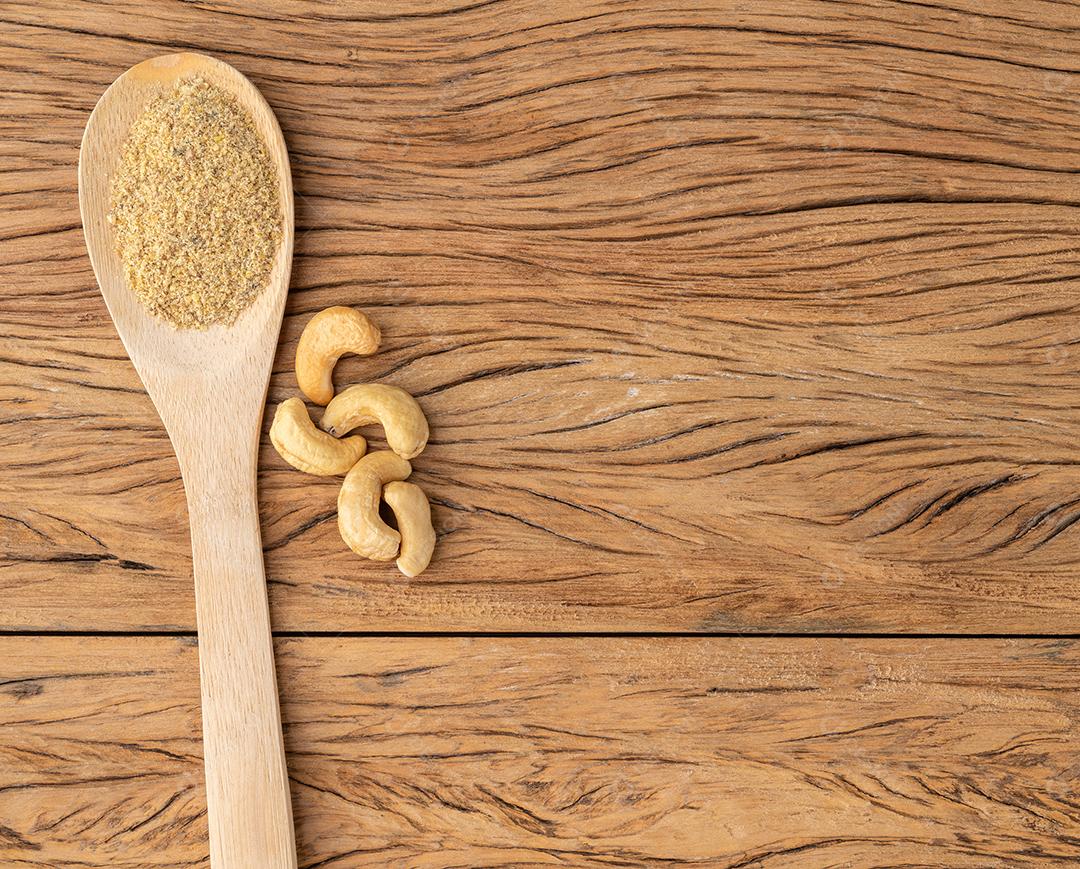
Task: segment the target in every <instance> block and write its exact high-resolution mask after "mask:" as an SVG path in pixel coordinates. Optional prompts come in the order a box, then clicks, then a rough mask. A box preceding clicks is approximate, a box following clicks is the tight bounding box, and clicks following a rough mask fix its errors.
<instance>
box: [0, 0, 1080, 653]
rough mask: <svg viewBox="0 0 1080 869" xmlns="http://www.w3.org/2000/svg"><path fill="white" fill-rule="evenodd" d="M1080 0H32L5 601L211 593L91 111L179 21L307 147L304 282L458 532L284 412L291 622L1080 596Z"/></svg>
mask: <svg viewBox="0 0 1080 869" xmlns="http://www.w3.org/2000/svg"><path fill="white" fill-rule="evenodd" d="M1077 22H1078V9H1077V6H1076V5H1074V4H1070V3H1056V2H1054V3H1051V2H1035V3H1031V4H1013V3H1007V2H1003V0H997V2H987V3H975V2H973V0H971V2H968V0H958V2H950V3H934V2H926V3H889V4H885V3H878V2H819V3H811V2H792V3H785V4H783V5H782V6H775V5H769V4H718V5H715V6H709V7H703V6H701V4H696V3H691V2H665V3H663V4H659V3H653V2H643V3H636V4H632V5H627V4H620V3H616V2H574V3H569V2H554V3H545V4H534V3H528V2H525V0H490V2H481V3H463V4H460V5H456V6H455V5H452V4H449V3H445V2H430V3H410V4H407V5H405V6H403V7H400V9H399V10H398V11H396V12H391V11H387V9H386V7H385V6H384V5H381V4H375V3H351V4H330V3H314V4H300V3H290V2H286V3H280V4H275V5H274V7H273V9H272V10H271V9H264V8H262V7H259V8H258V9H257V10H256V8H255V7H253V6H251V7H243V6H238V5H233V4H228V5H226V4H218V3H213V2H207V3H187V4H167V3H164V2H156V3H149V4H135V3H133V2H129V0H118V2H113V3H109V4H107V5H99V4H91V3H60V2H59V0H50V2H44V3H36V2H35V3H33V4H30V3H20V2H3V3H0V46H2V49H0V53H2V56H0V82H2V84H3V88H0V133H2V135H0V161H2V168H3V173H2V174H0V185H2V187H0V195H2V196H3V203H4V208H3V211H2V213H0V238H2V241H0V325H2V334H3V349H2V351H0V357H2V358H0V500H2V501H3V503H4V509H3V513H4V518H3V519H2V520H0V550H2V557H3V568H2V569H0V589H2V592H3V594H2V600H3V603H0V626H3V627H5V628H9V629H12V628H14V629H71V630H95V629H116V630H153V629H158V628H180V629H188V628H190V627H191V625H192V623H193V610H192V598H191V582H190V562H189V559H188V555H187V553H188V551H189V549H188V541H187V538H186V519H185V516H184V510H183V495H182V489H181V484H180V480H179V475H178V471H177V468H176V464H175V462H174V460H173V459H172V457H171V455H170V452H169V448H168V444H167V442H166V440H165V437H164V433H163V432H162V430H161V427H160V424H159V422H158V420H157V418H156V415H155V414H154V412H153V409H152V407H151V406H150V403H149V402H148V401H147V399H146V397H145V396H144V395H143V393H142V390H141V388H140V385H139V383H138V380H137V379H136V377H135V374H134V372H133V371H132V370H131V368H130V366H129V365H128V363H127V362H126V360H125V359H124V357H123V351H122V348H121V347H120V345H119V343H118V342H117V340H116V338H115V336H114V335H113V333H112V330H111V326H110V325H109V323H108V321H107V317H106V313H105V310H104V307H103V306H102V304H101V301H100V299H99V298H98V296H97V293H96V291H95V290H94V288H93V279H92V276H91V274H90V271H89V267H88V264H87V261H86V257H85V254H84V251H83V245H82V237H81V234H80V232H79V228H78V216H77V213H76V209H75V201H74V184H75V181H74V172H73V167H74V164H75V160H76V148H77V143H78V139H79V135H80V133H81V130H82V126H83V124H84V123H85V120H86V116H87V114H88V112H89V108H90V107H91V105H92V104H93V101H94V100H95V99H96V97H97V96H98V94H100V92H101V91H102V90H103V89H104V87H105V86H106V85H107V84H108V82H109V81H111V80H112V78H113V77H115V75H116V74H117V73H118V72H119V71H120V70H122V69H123V68H125V67H127V66H128V65H130V64H131V63H133V62H135V61H137V60H141V59H143V58H145V57H147V56H151V55H154V54H157V53H160V52H162V51H165V50H174V49H176V48H193V49H197V50H202V51H207V52H210V53H213V54H217V55H219V56H221V57H222V58H223V59H225V60H227V61H229V62H230V63H233V64H234V65H236V66H237V67H238V68H240V69H241V70H242V71H244V72H245V73H246V74H248V75H250V76H251V77H252V78H253V80H254V81H255V82H256V83H257V84H258V86H259V87H260V89H261V90H262V91H263V93H264V94H266V96H267V98H268V99H269V100H270V102H271V104H272V105H273V106H274V109H275V111H276V112H277V113H278V115H279V118H280V119H281V122H282V126H283V128H284V130H285V133H286V138H287V140H288V144H289V147H290V151H291V153H292V155H293V161H294V163H293V165H294V171H295V181H296V191H297V220H298V223H297V227H298V233H297V247H296V252H297V259H296V265H295V269H294V281H293V289H292V294H291V296H290V299H289V305H288V310H287V313H286V321H285V326H284V330H283V341H282V344H281V346H280V349H279V353H278V357H277V360H276V363H275V375H274V378H273V380H272V383H271V400H272V401H274V402H276V401H279V400H281V399H283V398H285V397H287V396H289V395H293V394H295V392H296V389H295V383H294V381H293V377H292V375H291V373H290V371H289V368H290V363H291V358H292V352H293V350H294V347H295V342H296V339H297V337H298V335H299V332H300V329H301V328H302V326H303V323H304V322H305V320H306V318H307V317H308V316H310V315H311V314H312V313H313V312H315V311H317V310H319V309H320V308H322V307H324V306H327V305H330V304H356V305H359V306H361V307H362V308H363V309H364V310H365V311H367V312H368V313H370V314H371V316H372V317H373V318H375V319H376V321H377V322H378V324H379V326H380V327H381V328H382V330H383V334H384V335H385V339H386V340H385V349H384V351H383V352H381V353H380V354H379V355H378V356H376V357H374V358H373V359H368V360H356V359H354V360H349V361H347V362H346V363H345V364H344V365H343V366H342V370H341V372H340V378H341V382H348V381H354V380H367V379H376V378H378V379H384V380H386V381H388V382H392V383H395V384H397V385H400V386H402V387H404V388H406V389H408V390H410V391H412V392H414V393H415V394H417V395H418V396H419V398H420V400H421V402H422V403H423V405H424V407H425V410H426V411H427V414H428V417H429V420H430V421H431V424H432V431H433V437H432V443H431V446H430V448H429V449H428V451H427V452H425V454H424V456H423V457H422V458H421V459H420V460H418V461H417V463H416V464H417V473H416V477H417V481H418V482H419V483H420V484H421V485H422V486H423V487H424V489H425V491H427V492H428V493H429V495H430V496H431V498H432V502H433V507H434V518H435V522H436V526H437V530H438V532H439V543H438V548H437V551H436V558H435V561H434V562H433V564H432V567H431V568H430V570H429V572H428V573H425V574H424V576H423V577H422V578H421V579H419V580H417V581H414V582H406V581H402V580H401V579H400V577H399V576H397V575H396V573H395V570H394V568H393V566H392V565H391V566H389V567H386V566H378V565H370V564H365V563H363V562H360V561H358V560H356V559H355V558H353V557H352V556H351V555H350V554H349V553H348V552H347V550H346V549H345V547H344V546H343V545H342V544H341V543H340V541H339V540H338V538H337V533H336V531H335V528H334V498H335V494H336V490H335V483H334V482H333V481H318V480H314V479H311V478H305V477H303V476H301V475H299V474H297V473H295V472H293V471H292V470H291V469H288V468H286V467H285V466H284V465H283V463H281V462H280V461H279V460H278V459H277V458H276V457H275V456H274V454H273V453H272V452H271V451H270V450H269V448H267V447H266V446H265V444H264V452H263V456H262V476H261V513H262V524H263V530H264V541H265V545H266V562H267V568H268V574H269V577H270V581H271V604H272V610H273V618H274V623H275V627H276V628H278V629H286V630H317V629H321V630H341V629H350V628H351V629H361V630H383V629H423V630H427V629H444V630H477V629H480V630H487V629H506V630H522V629H525V630H575V631H593V630H680V631H717V630H732V631H757V630H784V631H828V632H833V631H851V630H864V631H920V632H936V631H949V632H960V633H965V632H987V631H990V632H1012V631H1028V632H1045V633H1054V632H1069V631H1075V629H1076V625H1077V623H1078V622H1077V619H1078V617H1080V594H1078V591H1077V589H1078V588H1080V583H1078V579H1080V547H1078V546H1077V542H1078V540H1080V537H1078V535H1080V501H1078V494H1077V479H1078V472H1077V466H1078V464H1080V452H1078V449H1077V444H1078V443H1080V438H1078V435H1080V400H1078V399H1080V392H1078V391H1080V386H1078V381H1077V377H1076V373H1077V368H1078V366H1077V359H1078V356H1077V353H1078V352H1080V351H1078V348H1080V325H1078V321H1077V310H1078V306H1080V283H1078V275H1080V272H1078V270H1077V266H1078V262H1080V258H1078V254H1077V243H1076V238H1077V236H1078V232H1080V209H1078V206H1080V183H1078V172H1080V121H1078V118H1080V112H1078V109H1080V102H1078V99H1077V94H1078V93H1080V53H1078V50H1077V46H1078V44H1080V42H1078V41H1077V35H1078V34H1077V29H1078V28H1077Z"/></svg>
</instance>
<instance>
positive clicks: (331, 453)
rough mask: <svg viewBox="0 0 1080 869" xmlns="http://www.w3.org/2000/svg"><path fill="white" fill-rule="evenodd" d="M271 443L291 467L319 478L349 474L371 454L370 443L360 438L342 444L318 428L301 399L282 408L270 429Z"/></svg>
mask: <svg viewBox="0 0 1080 869" xmlns="http://www.w3.org/2000/svg"><path fill="white" fill-rule="evenodd" d="M270 441H271V443H273V445H274V449H276V450H277V451H278V455H280V456H281V457H282V458H283V459H284V460H285V461H287V462H288V463H289V464H290V465H292V466H293V467H294V468H296V469H297V470H298V471H303V472H304V473H307V474H315V475H316V476H318V477H333V476H336V475H337V474H344V473H346V472H347V471H348V470H349V468H351V467H352V466H353V465H355V464H356V462H357V461H358V460H359V459H360V457H361V456H363V455H364V452H365V451H366V450H367V443H366V442H365V441H364V439H363V438H362V437H360V436H359V435H357V436H356V437H351V438H343V439H342V440H338V439H337V438H335V437H331V436H330V435H328V434H327V433H326V432H324V431H320V430H319V429H317V428H315V423H313V422H312V421H311V417H309V416H308V412H307V407H305V406H304V402H303V401H302V400H301V399H299V398H290V399H288V400H287V401H283V402H282V403H281V404H279V405H278V409H277V412H276V413H275V414H274V422H273V424H272V425H271V426H270Z"/></svg>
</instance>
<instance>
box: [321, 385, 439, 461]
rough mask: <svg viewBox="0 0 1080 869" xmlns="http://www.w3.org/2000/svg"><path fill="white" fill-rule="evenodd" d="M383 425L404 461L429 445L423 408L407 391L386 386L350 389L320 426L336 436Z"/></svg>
mask: <svg viewBox="0 0 1080 869" xmlns="http://www.w3.org/2000/svg"><path fill="white" fill-rule="evenodd" d="M376 422H377V423H379V424H380V425H381V426H382V427H383V430H384V431H385V432H386V443H387V444H388V445H389V446H390V449H392V450H393V451H394V452H395V453H397V454H398V455H399V456H401V457H402V458H403V459H412V458H415V457H416V456H418V455H420V453H421V452H423V450H424V447H425V446H427V439H428V424H427V419H426V418H425V417H424V411H422V410H421V409H420V405H419V404H417V403H416V399H415V398H413V397H412V396H411V395H409V393H407V392H406V391H405V390H404V389H398V388H397V387H396V386H387V385H386V384H385V383H362V384H359V385H357V386H350V387H349V388H348V389H346V390H344V391H343V392H340V393H338V394H337V395H336V396H334V399H333V401H331V402H330V404H328V405H327V407H326V410H325V412H324V413H323V418H322V422H321V423H320V425H321V426H322V427H323V429H325V430H326V431H328V432H330V434H332V435H333V436H334V437H341V436H342V435H343V434H348V433H349V432H351V431H352V430H353V429H354V428H356V427H358V426H362V425H370V424H371V423H376Z"/></svg>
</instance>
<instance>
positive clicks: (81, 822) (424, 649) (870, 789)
mask: <svg viewBox="0 0 1080 869" xmlns="http://www.w3.org/2000/svg"><path fill="white" fill-rule="evenodd" d="M196 657H197V649H196V648H195V646H194V645H193V644H192V642H191V641H190V640H189V639H186V638H166V637H158V638H145V637H140V638H133V639H120V638H93V639H89V638H79V639H73V638H53V639H50V640H47V641H46V640H40V639H34V640H30V639H26V638H7V639H2V640H0V661H5V662H6V664H5V673H4V681H0V693H2V694H3V695H4V702H3V703H2V704H0V769H2V770H3V782H2V784H0V862H2V863H3V865H5V866H26V867H41V869H44V867H49V869H56V867H64V869H67V867H147V866H153V867H181V866H183V867H193V866H198V867H206V866H207V860H206V841H205V837H206V828H205V826H206V821H205V815H204V802H203V790H202V779H201V760H200V756H199V755H200V743H199V738H198V737H199V730H198V721H199V717H198V703H197V698H198V688H197V685H196V671H197V662H196ZM277 658H278V662H279V667H280V671H281V684H282V693H283V697H284V707H283V715H284V719H285V722H286V743H287V744H288V746H289V748H290V752H291V758H292V764H291V775H292V784H293V799H294V804H295V813H296V821H297V838H298V843H299V850H300V865H301V866H302V867H306V869H316V867H320V869H324V867H325V869H345V867H366V866H371V867H383V866H409V867H427V869H436V867H438V869H450V867H480V866H500V867H502V866H515V867H540V866H575V867H611V866H620V867H656V866H726V867H732V869H734V867H768V869H776V867H796V866H797V867H823V866H852V867H854V866H858V867H869V866H901V865H903V866H927V867H929V866H934V867H937V866H970V867H995V866H998V867H1004V866H1010V867H1016V866H1051V865H1062V866H1064V865H1076V864H1077V862H1078V861H1080V803H1078V801H1077V788H1078V786H1080V764H1078V761H1077V754H1076V743H1075V730H1074V728H1075V721H1076V719H1077V717H1078V716H1080V691H1078V688H1080V684H1078V681H1080V680H1078V676H1077V674H1078V668H1080V643H1077V642H1076V641H1068V640H1053V641H1029V640H954V641H942V640H938V641H932V642H927V641H919V640H910V639H896V640H865V639H844V640H827V639H805V638H804V639H786V640H785V639H765V638H750V639H725V638H683V639H672V638H668V639H613V638H583V639H573V638H557V639H556V638H534V639H484V638H398V639H394V640H387V639H385V638H372V639H357V638H353V639H329V638H326V639H290V640H282V641H279V646H278V650H277Z"/></svg>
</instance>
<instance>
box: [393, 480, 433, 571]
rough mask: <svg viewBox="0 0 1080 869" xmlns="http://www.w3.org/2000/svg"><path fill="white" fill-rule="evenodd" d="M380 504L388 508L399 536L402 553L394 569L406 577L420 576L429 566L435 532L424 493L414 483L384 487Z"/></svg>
mask: <svg viewBox="0 0 1080 869" xmlns="http://www.w3.org/2000/svg"><path fill="white" fill-rule="evenodd" d="M383 500H384V501H386V503H387V504H389V505H390V509H391V510H393V511H394V517H395V518H396V519H397V526H398V531H399V532H400V533H401V553H400V555H398V560H397V566H398V569H399V570H401V572H402V573H404V574H405V575H406V576H408V577H413V576H419V575H420V574H421V573H423V572H424V570H425V569H427V566H428V564H429V563H430V562H431V553H432V552H433V551H434V549H435V529H434V528H433V527H432V525H431V505H430V504H429V503H428V499H427V495H425V494H424V490H423V489H421V488H420V487H419V486H416V485H414V484H413V483H398V482H393V483H387V484H386V488H385V489H383Z"/></svg>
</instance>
